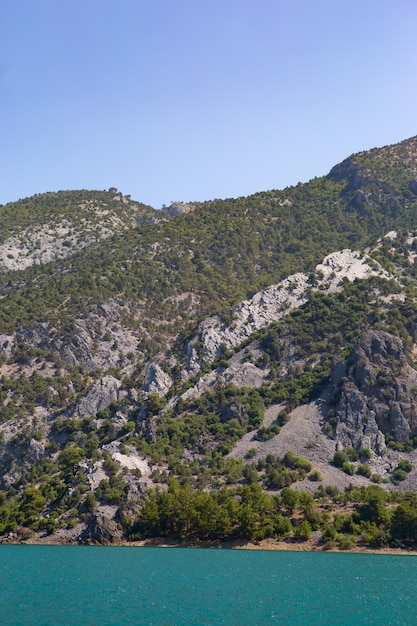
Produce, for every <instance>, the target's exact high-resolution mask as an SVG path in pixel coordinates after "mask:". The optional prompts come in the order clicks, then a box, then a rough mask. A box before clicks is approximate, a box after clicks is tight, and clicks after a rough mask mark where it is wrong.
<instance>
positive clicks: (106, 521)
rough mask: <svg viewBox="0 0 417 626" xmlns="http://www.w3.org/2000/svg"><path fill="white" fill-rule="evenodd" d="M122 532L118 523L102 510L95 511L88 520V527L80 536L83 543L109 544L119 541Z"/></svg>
mask: <svg viewBox="0 0 417 626" xmlns="http://www.w3.org/2000/svg"><path fill="white" fill-rule="evenodd" d="M121 538H122V533H121V532H120V530H119V529H118V528H117V524H116V523H115V522H114V521H113V520H112V519H111V518H110V517H108V516H107V515H105V514H104V513H101V512H96V513H94V514H93V515H92V516H91V517H90V520H89V522H88V525H87V528H86V529H85V530H84V531H83V532H82V533H81V535H80V536H79V541H80V542H81V543H87V544H101V545H108V544H111V543H119V542H120V540H121Z"/></svg>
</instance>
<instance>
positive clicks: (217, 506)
mask: <svg viewBox="0 0 417 626" xmlns="http://www.w3.org/2000/svg"><path fill="white" fill-rule="evenodd" d="M0 233H1V235H0V236H1V239H0V291H1V301H0V367H1V369H0V375H1V379H0V382H1V384H0V401H1V405H0V420H1V425H0V436H1V448H0V465H1V470H2V471H1V479H0V487H1V493H0V533H1V534H2V535H3V537H4V540H15V539H16V537H17V536H19V537H25V538H28V537H30V536H33V535H34V534H35V536H36V537H37V540H41V539H42V537H46V540H48V537H49V538H50V537H51V536H52V537H54V538H55V540H62V541H78V540H80V541H87V542H95V541H97V542H106V541H114V540H119V539H121V538H122V537H123V538H125V539H126V538H145V537H151V536H169V537H176V538H179V539H185V538H188V539H190V538H191V539H195V538H199V539H217V540H218V539H220V540H223V539H230V538H234V537H242V538H245V539H253V538H262V537H267V536H275V537H293V538H295V539H297V540H302V539H305V538H307V537H308V536H309V534H310V533H311V532H312V530H320V532H321V534H322V537H323V541H324V542H326V541H327V542H330V543H332V542H335V541H340V542H341V543H343V542H345V543H346V545H347V544H352V545H354V544H355V543H356V542H364V543H370V542H371V543H372V542H374V543H375V542H376V543H377V544H378V542H379V544H378V545H384V544H389V543H395V542H397V543H401V542H403V543H404V542H406V543H407V542H408V543H412V542H414V541H415V539H416V538H417V535H416V534H415V531H414V530H413V529H414V526H413V524H414V525H416V524H417V510H416V511H415V512H414V508H415V507H414V498H415V496H414V495H413V496H408V495H405V494H406V493H407V492H408V491H409V492H416V491H417V452H415V448H416V446H417V412H416V409H415V408H414V407H415V404H416V403H415V395H416V393H417V372H416V367H415V365H416V354H417V327H416V306H417V301H416V294H417V291H416V288H417V283H416V266H415V258H416V256H417V138H412V139H409V140H407V141H404V142H402V143H401V144H398V145H395V146H388V147H385V148H381V149H374V150H371V151H368V152H363V153H360V154H356V155H353V156H351V157H349V158H348V159H346V160H345V161H344V162H343V163H341V164H339V165H337V166H335V167H334V168H333V169H332V170H331V172H330V173H329V175H328V176H325V177H322V178H317V179H314V180H312V181H310V182H308V183H304V184H301V183H300V184H298V185H297V186H295V187H291V188H287V189H284V190H273V191H266V192H261V193H258V194H255V195H253V196H249V197H242V198H236V199H227V200H212V201H208V202H203V203H202V202H196V203H191V204H188V205H182V204H181V203H175V205H173V206H172V207H168V208H164V209H163V210H161V211H156V210H155V209H153V208H151V207H147V206H145V205H143V204H140V203H139V202H136V201H133V200H132V199H131V198H130V197H128V196H124V195H123V194H122V193H121V192H119V191H117V190H116V189H114V188H110V189H109V191H85V190H84V191H61V192H55V193H52V192H51V193H48V194H40V195H37V196H34V197H32V198H27V199H24V200H20V201H18V202H15V203H10V204H8V205H5V206H0ZM345 489H347V491H344V490H345ZM349 503H350V504H349ZM351 503H355V504H354V505H353V509H354V510H353V512H352V505H351ZM372 506H374V508H373V509H372V511H371V512H370V509H371V508H372ZM343 507H347V509H348V510H349V514H348V513H343V515H344V516H345V517H343V519H342V518H340V517H339V518H338V517H337V515H342V513H337V514H336V517H335V514H334V513H329V510H332V508H334V509H335V510H336V509H337V508H339V509H341V508H343ZM367 507H368V508H367ZM375 507H376V508H375ZM407 507H408V508H407ZM187 511H188V512H187ZM226 511H227V512H226ZM375 511H377V512H375ZM401 516H403V517H404V516H405V517H406V518H407V520H406V522H404V521H403V517H401ZM407 516H408V517H407ZM341 520H342V521H341ZM416 528H417V526H416ZM334 529H335V530H334ZM410 529H412V530H410ZM413 533H414V534H413Z"/></svg>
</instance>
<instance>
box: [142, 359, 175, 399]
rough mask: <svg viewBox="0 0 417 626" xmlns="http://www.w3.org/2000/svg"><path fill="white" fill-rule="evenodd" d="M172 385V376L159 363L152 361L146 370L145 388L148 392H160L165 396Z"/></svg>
mask: <svg viewBox="0 0 417 626" xmlns="http://www.w3.org/2000/svg"><path fill="white" fill-rule="evenodd" d="M171 385H172V379H171V377H170V376H169V375H168V374H167V373H166V372H164V370H163V369H162V368H161V367H160V366H159V365H157V364H156V363H151V365H149V367H148V369H147V371H146V375H145V380H144V382H143V390H144V391H145V392H146V393H158V394H159V395H160V396H164V395H165V394H166V393H167V392H168V390H169V388H170V387H171Z"/></svg>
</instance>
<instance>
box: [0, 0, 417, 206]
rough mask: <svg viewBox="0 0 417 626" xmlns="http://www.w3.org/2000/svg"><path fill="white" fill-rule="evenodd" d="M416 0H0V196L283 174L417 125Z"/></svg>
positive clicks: (189, 194) (243, 187) (167, 190)
mask: <svg viewBox="0 0 417 626" xmlns="http://www.w3.org/2000/svg"><path fill="white" fill-rule="evenodd" d="M416 27H417V2H416V1H415V0H0V203H3V204H4V203H7V202H10V201H14V200H17V199H19V198H23V197H26V196H30V195H32V194H35V193H42V192H45V191H56V190H59V189H80V188H84V189H108V188H109V187H117V188H118V189H119V190H121V191H122V192H123V193H125V194H130V195H131V196H132V198H134V199H135V200H139V201H141V202H145V203H147V204H150V205H152V206H154V207H155V208H160V207H161V205H162V204H169V203H170V202H171V201H174V200H182V201H184V202H187V201H192V200H210V199H213V198H226V197H236V196H243V195H248V194H250V193H254V192H256V191H263V190H267V189H277V188H283V187H285V186H287V185H292V184H297V183H298V182H299V181H302V182H304V181H307V180H309V179H310V178H313V177H314V176H321V175H323V174H326V173H327V172H328V171H329V170H330V168H331V167H332V166H333V165H335V164H336V163H338V162H340V161H341V160H343V159H344V158H345V157H347V156H349V155H350V154H352V153H353V152H358V151H361V150H366V149H368V148H373V147H376V146H383V145H387V144H391V143H396V142H398V141H401V140H403V139H406V138H407V137H410V136H413V135H416V134H417V115H416V112H417V109H416V102H417V81H416V74H417V38H416V36H415V33H416Z"/></svg>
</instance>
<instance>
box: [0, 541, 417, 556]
mask: <svg viewBox="0 0 417 626" xmlns="http://www.w3.org/2000/svg"><path fill="white" fill-rule="evenodd" d="M0 545H40V546H79V545H86V546H89V547H103V546H104V547H114V548H117V547H119V548H122V547H123V548H184V549H196V548H202V549H206V550H268V551H276V552H279V551H281V552H330V553H336V552H338V553H343V554H347V553H352V554H384V555H390V554H391V555H400V556H417V548H413V549H411V548H410V549H408V548H389V547H385V548H373V547H367V546H358V545H355V546H352V547H350V548H348V549H342V548H340V547H338V546H330V547H329V546H326V545H325V544H323V543H321V542H320V541H315V540H308V541H301V542H300V541H291V540H289V541H285V540H284V541H279V540H276V539H273V538H269V539H262V540H259V541H256V542H254V541H244V540H239V539H234V540H226V541H201V542H195V541H188V542H187V541H183V542H181V541H178V540H174V539H172V540H170V539H168V538H166V537H158V538H154V539H141V540H137V541H115V542H113V543H105V544H98V543H86V544H81V543H80V542H78V541H64V540H62V539H59V538H56V539H54V538H52V537H31V538H29V539H27V540H21V541H4V542H0Z"/></svg>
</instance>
